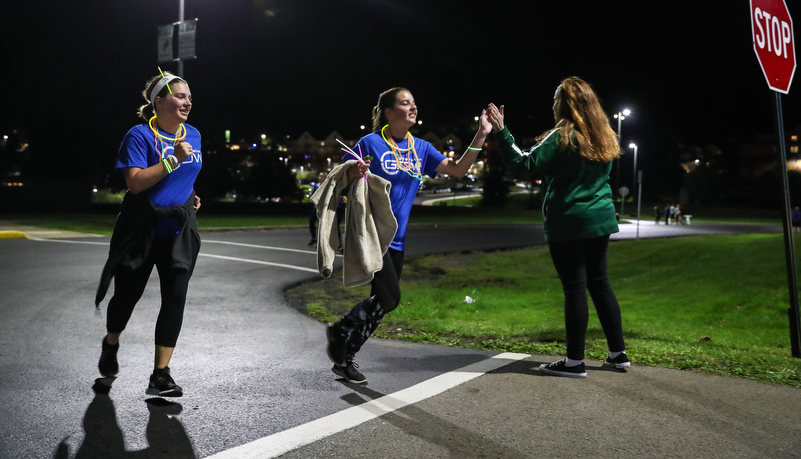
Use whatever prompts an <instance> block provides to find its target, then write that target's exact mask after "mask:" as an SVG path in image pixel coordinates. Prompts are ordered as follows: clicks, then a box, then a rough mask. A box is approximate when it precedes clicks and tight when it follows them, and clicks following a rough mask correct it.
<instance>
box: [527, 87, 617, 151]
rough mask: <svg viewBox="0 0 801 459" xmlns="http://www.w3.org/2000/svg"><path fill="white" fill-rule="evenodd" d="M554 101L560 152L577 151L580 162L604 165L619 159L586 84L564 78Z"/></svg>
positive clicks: (606, 119) (609, 128)
mask: <svg viewBox="0 0 801 459" xmlns="http://www.w3.org/2000/svg"><path fill="white" fill-rule="evenodd" d="M557 101H558V108H559V117H560V118H561V119H560V120H559V122H557V123H556V126H555V127H554V129H559V130H561V131H562V139H561V140H560V141H559V147H560V148H562V149H566V148H568V146H569V147H571V148H573V149H577V150H578V152H579V154H580V155H581V156H582V157H583V158H586V159H588V160H590V161H600V162H604V163H608V162H609V161H612V160H613V159H615V158H617V157H619V156H620V143H619V142H618V139H617V134H615V131H614V130H612V126H611V125H610V124H609V117H607V116H606V113H605V112H604V110H603V109H602V108H601V103H600V101H598V96H596V95H595V91H593V90H592V87H590V85H589V83H587V82H586V81H584V80H582V79H581V78H579V77H568V78H565V79H564V80H562V83H561V84H560V85H559V90H558V94H557ZM551 131H553V129H549V130H548V131H546V132H545V133H543V134H542V135H540V137H538V138H537V141H540V140H541V139H543V138H545V136H547V135H548V134H549V133H550V132H551ZM574 142H575V143H574ZM576 144H578V145H576Z"/></svg>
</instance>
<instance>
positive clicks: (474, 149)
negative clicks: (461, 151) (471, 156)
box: [467, 147, 481, 151]
mask: <svg viewBox="0 0 801 459" xmlns="http://www.w3.org/2000/svg"><path fill="white" fill-rule="evenodd" d="M467 149H468V150H473V151H481V148H475V147H467Z"/></svg>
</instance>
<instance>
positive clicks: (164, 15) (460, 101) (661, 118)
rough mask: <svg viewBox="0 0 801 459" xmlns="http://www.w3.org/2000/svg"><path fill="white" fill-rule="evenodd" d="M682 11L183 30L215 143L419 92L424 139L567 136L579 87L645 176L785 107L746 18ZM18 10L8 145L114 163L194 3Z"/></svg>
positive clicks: (766, 122)
mask: <svg viewBox="0 0 801 459" xmlns="http://www.w3.org/2000/svg"><path fill="white" fill-rule="evenodd" d="M670 6H671V7H670V8H665V10H664V11H661V10H659V5H655V4H653V3H650V2H649V3H647V4H646V3H643V2H634V1H624V2H615V3H614V5H606V4H600V2H594V3H592V4H585V3H584V2H559V3H555V2H540V1H536V2H534V1H532V2H515V1H501V2H495V3H493V5H492V6H491V7H490V8H487V9H486V10H477V9H474V8H466V7H465V6H464V3H463V2H455V1H451V0H447V1H440V2H426V1H424V0H406V1H403V2H400V1H396V0H343V1H341V2H325V1H319V0H315V1H309V2H303V5H300V4H298V3H297V2H291V1H289V0H272V1H271V0H250V1H246V2H225V3H222V2H213V1H211V0H185V8H186V10H185V18H187V19H189V18H195V17H196V18H198V19H199V22H198V30H197V46H196V48H197V56H198V58H197V59H196V60H190V61H186V62H185V63H184V75H183V76H184V77H185V78H186V79H187V80H188V81H189V84H190V87H191V89H192V92H193V97H194V100H195V104H194V107H193V111H192V114H191V115H190V120H189V123H190V124H192V125H194V126H196V127H198V128H199V129H200V130H201V133H202V134H203V137H204V142H213V141H215V139H217V140H218V139H221V138H222V136H223V132H224V131H225V130H226V129H230V130H232V137H233V139H237V140H238V139H240V138H242V139H245V140H246V141H249V139H251V138H255V137H256V136H258V135H260V134H262V133H265V134H267V135H269V136H271V137H273V138H276V139H283V138H285V137H286V136H287V135H289V136H290V137H291V138H297V136H299V135H300V134H301V133H302V132H304V131H309V132H310V133H312V135H313V136H326V135H327V134H329V133H330V132H331V131H335V130H336V131H337V132H339V133H340V134H342V135H343V136H346V137H358V136H359V135H361V134H363V132H362V131H360V130H359V129H358V126H359V125H360V124H365V125H368V126H369V123H370V110H371V108H372V106H373V105H374V104H375V101H376V98H377V96H378V94H379V93H380V92H381V91H383V90H385V89H387V88H389V87H392V86H404V87H407V88H409V89H410V90H411V91H412V93H413V95H414V96H415V99H416V100H417V102H418V105H419V110H420V119H421V120H422V121H423V122H424V124H423V126H421V127H420V131H421V133H425V132H427V130H435V131H436V130H439V131H440V132H442V131H447V130H449V129H450V130H456V129H459V128H461V127H463V126H466V125H468V124H469V123H470V121H471V120H472V118H473V117H474V116H476V115H478V114H479V113H480V111H481V109H482V108H483V107H485V106H486V104H487V103H489V102H494V103H496V104H505V105H506V107H507V124H508V125H509V126H510V128H511V129H512V131H513V132H514V133H515V135H516V136H517V137H521V138H522V137H530V136H534V135H536V134H538V133H540V132H542V131H544V130H545V129H547V128H549V127H550V126H552V124H553V120H552V115H551V111H550V106H551V98H552V95H553V90H554V88H555V87H556V86H557V85H558V83H559V81H560V80H561V79H562V78H564V77H567V76H571V75H577V76H580V77H582V78H584V79H585V80H587V81H588V82H590V83H591V84H592V85H593V87H594V88H595V90H596V92H597V93H598V95H599V97H600V98H601V101H602V104H603V106H604V108H605V110H606V111H607V112H608V113H609V114H610V118H611V115H612V114H613V113H616V112H617V111H619V110H622V109H623V108H630V109H632V110H633V113H632V115H631V116H630V117H629V118H627V119H626V120H625V121H624V122H623V129H622V134H623V135H622V141H623V144H624V145H628V143H629V142H631V141H634V142H636V143H638V144H639V145H640V155H641V158H643V160H644V161H646V162H647V161H648V159H647V158H648V155H664V154H666V153H665V152H667V151H669V150H675V149H676V148H677V145H678V144H679V143H681V144H685V145H697V146H699V147H704V146H706V145H709V144H715V145H717V146H720V147H721V148H723V147H725V146H726V145H729V144H735V143H738V142H748V141H751V140H753V139H754V138H755V137H756V136H757V135H761V134H771V133H772V132H773V110H772V107H773V101H774V99H773V97H774V94H773V91H770V90H769V89H768V87H767V84H766V82H765V78H764V76H763V74H762V72H761V69H760V67H759V63H758V61H757V58H756V56H755V54H754V51H753V44H752V42H751V29H750V27H751V26H750V19H749V4H748V2H747V1H741V2H736V3H734V2H727V6H726V7H722V6H716V5H708V4H706V2H703V4H694V5H693V6H692V7H691V8H690V7H684V8H682V7H681V6H678V5H675V4H671V5H670ZM794 8H795V9H797V8H798V7H794V6H793V5H790V9H791V11H790V12H791V14H792V13H794V12H795V13H796V16H798V14H801V10H798V11H793V9H794ZM4 9H6V10H7V12H6V14H4V15H3V16H2V18H0V34H2V38H3V43H4V44H3V46H4V51H5V52H4V55H5V56H6V63H7V64H6V65H5V66H4V69H5V70H4V74H5V75H6V78H5V80H6V81H7V84H6V86H5V88H6V94H5V95H4V96H5V97H4V99H5V103H4V108H5V110H3V111H2V114H0V129H2V130H3V131H10V130H12V129H19V130H22V131H23V132H25V133H26V134H27V135H28V137H29V138H30V139H31V141H32V148H37V146H38V147H40V148H41V147H44V146H46V147H47V148H46V149H47V150H48V151H49V154H54V153H55V154H58V152H50V150H52V149H53V148H56V147H57V148H58V149H59V152H64V153H67V154H78V155H81V156H84V155H86V156H88V157H89V158H91V159H92V160H93V161H95V160H97V161H104V162H105V161H108V162H110V161H111V158H113V156H114V155H115V153H116V149H117V148H118V146H119V142H120V140H121V139H122V136H123V135H124V134H125V132H127V130H128V129H129V128H130V127H132V126H133V125H134V124H137V123H139V122H141V120H140V119H138V118H137V117H136V109H137V108H138V107H139V105H140V104H141V103H142V98H141V95H140V91H141V90H142V88H143V85H144V82H145V81H146V80H147V78H149V77H150V76H153V75H155V74H156V73H157V72H158V70H157V65H159V64H158V63H157V62H156V60H157V59H156V48H157V44H156V27H157V26H159V25H165V24H169V23H171V22H173V21H175V20H176V19H177V16H178V1H177V0H176V1H173V2H164V1H156V0H142V1H138V2H126V3H124V4H114V3H112V2H102V1H96V0H95V1H89V2H83V3H81V4H80V5H75V6H72V7H70V8H67V7H65V6H64V5H63V4H54V3H52V2H46V1H43V0H32V1H30V2H26V3H25V4H24V8H22V5H14V6H6V7H5V8H4ZM8 10H10V14H9V11H8ZM796 33H798V32H796ZM12 43H14V44H13V45H12ZM161 67H162V68H163V69H164V70H170V71H173V72H174V71H175V70H176V65H175V64H171V63H168V64H166V65H165V64H162V65H161ZM799 84H801V83H799V82H796V83H795V84H794V85H793V86H792V87H791V89H790V93H789V95H786V96H783V105H784V113H783V115H784V121H785V129H786V130H790V129H793V128H795V127H797V126H799V125H801V109H799V107H801V104H800V103H799V102H801V97H800V96H799V95H798V94H799V92H798V89H797V88H795V86H797V85H799ZM616 127H617V126H616V125H615V124H614V120H613V128H616Z"/></svg>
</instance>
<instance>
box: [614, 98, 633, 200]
mask: <svg viewBox="0 0 801 459" xmlns="http://www.w3.org/2000/svg"><path fill="white" fill-rule="evenodd" d="M630 114H631V110H629V109H628V108H626V109H623V111H620V112H617V113H615V115H614V116H615V118H617V144H618V145H619V146H621V150H622V149H623V148H622V145H621V142H622V139H621V137H620V131H621V128H622V125H623V120H624V119H626V117H627V116H629V115H630ZM615 163H616V164H617V173H616V174H615V189H614V191H613V193H619V192H620V191H619V190H620V157H618V158H616V159H615ZM623 199H626V198H625V197H622V198H621V209H620V210H621V212H620V213H621V214H622V213H623V206H622V203H623V201H622V200H623Z"/></svg>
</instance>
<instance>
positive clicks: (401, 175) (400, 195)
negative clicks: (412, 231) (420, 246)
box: [342, 132, 445, 251]
mask: <svg viewBox="0 0 801 459" xmlns="http://www.w3.org/2000/svg"><path fill="white" fill-rule="evenodd" d="M394 140H395V144H396V145H397V146H398V149H399V150H400V151H399V152H398V155H400V158H399V159H400V160H401V161H402V162H403V163H404V164H407V165H414V163H415V162H416V161H415V155H414V153H413V152H412V151H411V150H409V151H403V150H405V149H407V148H409V145H408V139H403V140H401V139H394ZM359 147H361V153H362V155H364V156H367V155H370V156H372V157H373V161H372V163H371V164H370V172H371V173H373V174H375V175H377V176H379V177H382V178H384V179H387V180H388V181H389V182H390V183H391V184H392V188H391V189H390V192H389V199H390V201H391V203H392V213H393V214H394V215H395V219H396V220H398V231H397V232H396V233H395V239H393V240H392V243H391V244H390V246H389V247H390V248H391V249H394V250H401V251H403V250H405V248H406V226H407V225H408V223H409V212H411V210H412V204H414V197H415V196H416V195H417V189H418V188H419V187H420V180H418V179H417V178H415V177H412V176H411V175H409V174H408V173H406V172H405V171H403V170H401V168H399V167H398V161H397V159H396V157H395V154H394V153H393V152H392V149H391V148H390V147H389V145H387V143H386V142H385V141H384V139H383V138H382V137H381V133H380V132H373V133H372V134H368V135H366V136H364V137H362V138H361V139H360V140H359V142H358V143H357V144H356V146H355V147H353V148H351V149H352V150H353V151H355V152H356V153H359V152H360V150H359ZM414 150H415V151H416V152H417V158H418V159H419V160H420V164H419V166H420V169H419V172H420V173H421V174H424V175H428V176H430V177H431V178H434V177H435V176H436V175H437V172H436V169H437V166H439V165H440V163H441V162H442V160H444V159H445V156H444V155H443V154H442V153H440V152H438V151H437V150H436V148H434V146H433V145H431V144H430V143H428V142H426V141H425V140H423V139H419V138H417V137H414ZM342 159H343V160H345V161H347V160H350V159H355V158H353V156H351V155H350V154H347V155H346V156H345V157H343V158H342Z"/></svg>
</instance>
